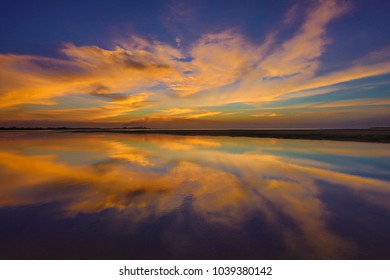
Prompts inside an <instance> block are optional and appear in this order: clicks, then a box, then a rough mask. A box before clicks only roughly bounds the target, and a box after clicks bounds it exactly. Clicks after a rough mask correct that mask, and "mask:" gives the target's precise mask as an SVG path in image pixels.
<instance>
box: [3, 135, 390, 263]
mask: <svg viewBox="0 0 390 280" xmlns="http://www.w3.org/2000/svg"><path fill="white" fill-rule="evenodd" d="M389 147H390V146H389V145H388V144H377V143H352V142H335V141H307V140H278V139H256V138H244V137H243V138H239V137H206V136H200V137H194V136H192V137H185V136H168V135H126V134H98V133H95V134H87V133H85V134H73V133H60V132H42V131H38V132H1V134H0V180H1V182H0V248H1V250H0V258H2V259H53V258H54V259H62V258H65V259H84V258H86V259H356V258H357V259H383V258H385V259H389V258H390V234H389V233H390V184H389V182H390V149H389Z"/></svg>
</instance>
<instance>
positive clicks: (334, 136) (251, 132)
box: [0, 128, 390, 143]
mask: <svg viewBox="0 0 390 280" xmlns="http://www.w3.org/2000/svg"><path fill="white" fill-rule="evenodd" d="M18 130H23V131H24V130H27V131H33V130H38V131H41V130H42V131H44V130H46V131H47V130H53V131H59V130H60V131H62V132H64V133H65V132H68V133H102V132H103V133H124V134H168V135H183V136H231V137H257V138H280V139H303V140H305V139H307V140H336V141H355V142H375V143H390V129H388V128H372V129H223V130H222V129H221V130H205V129H203V130H202V129H188V130H174V129H139V130H137V129H107V128H66V129H65V128H60V129H58V128H54V129H10V130H7V129H1V130H0V131H18Z"/></svg>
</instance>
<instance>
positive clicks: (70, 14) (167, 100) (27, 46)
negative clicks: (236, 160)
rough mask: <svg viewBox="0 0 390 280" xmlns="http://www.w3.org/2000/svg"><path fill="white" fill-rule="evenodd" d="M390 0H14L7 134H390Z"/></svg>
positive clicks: (5, 45) (0, 27) (3, 58)
mask: <svg viewBox="0 0 390 280" xmlns="http://www.w3.org/2000/svg"><path fill="white" fill-rule="evenodd" d="M389 10H390V1H385V0H383V1H379V0H375V1H365V0H360V1H359V0H356V1H353V0H350V1H348V0H340V1H335V0H326V1H315V0H302V1H292V0H289V1H287V0H285V1H282V0H281V1H271V0H269V1H266V0H264V1H260V0H256V1H255V0H253V1H249V0H240V1H238V0H235V1H227V0H223V1H222V0H210V1H206V0H197V1H178V0H177V1H159V0H154V1H152V0H143V1H129V0H128V1H124V0H123V1H116V0H115V1H97V0H94V1H85V0H82V1H81V0H80V1H48V0H47V1H42V0H38V1H27V0H14V1H8V2H7V3H4V4H3V5H2V8H1V9H0V126H12V125H16V126H69V127H122V126H124V125H127V126H139V125H143V126H148V127H155V128H270V127H271V128H272V127H280V128H282V127H286V128H291V127H298V128H299V127H303V128H305V127H320V128H332V127H335V128H341V127H362V128H364V127H373V126H390V13H389Z"/></svg>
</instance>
